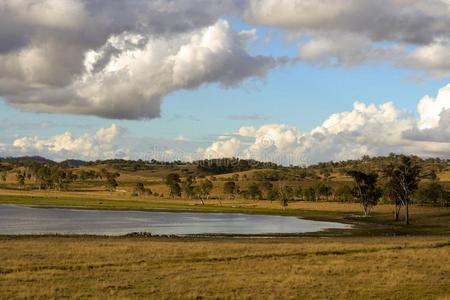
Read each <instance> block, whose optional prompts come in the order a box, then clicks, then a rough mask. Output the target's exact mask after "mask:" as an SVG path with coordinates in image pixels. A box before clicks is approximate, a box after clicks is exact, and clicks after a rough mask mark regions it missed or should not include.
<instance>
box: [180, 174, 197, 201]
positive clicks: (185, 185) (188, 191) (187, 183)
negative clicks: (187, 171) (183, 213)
mask: <svg viewBox="0 0 450 300" xmlns="http://www.w3.org/2000/svg"><path fill="white" fill-rule="evenodd" d="M193 184H194V178H193V177H192V176H188V177H187V178H186V179H185V180H184V181H183V182H182V183H181V190H182V191H183V193H184V195H185V196H186V198H189V199H191V198H192V197H193V196H194V186H193Z"/></svg>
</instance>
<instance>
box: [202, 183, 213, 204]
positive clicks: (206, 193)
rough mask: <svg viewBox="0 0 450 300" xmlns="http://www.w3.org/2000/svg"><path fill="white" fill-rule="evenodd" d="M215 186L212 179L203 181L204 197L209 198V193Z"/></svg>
mask: <svg viewBox="0 0 450 300" xmlns="http://www.w3.org/2000/svg"><path fill="white" fill-rule="evenodd" d="M213 188H214V185H213V183H212V182H211V180H208V179H205V180H204V181H203V182H202V183H201V189H202V195H203V196H204V197H206V199H209V194H210V193H211V191H212V189H213Z"/></svg>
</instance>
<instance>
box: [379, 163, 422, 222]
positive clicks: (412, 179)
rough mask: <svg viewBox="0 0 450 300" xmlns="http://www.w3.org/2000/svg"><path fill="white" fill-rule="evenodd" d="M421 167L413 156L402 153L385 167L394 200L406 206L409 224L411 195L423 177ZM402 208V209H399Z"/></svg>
mask: <svg viewBox="0 0 450 300" xmlns="http://www.w3.org/2000/svg"><path fill="white" fill-rule="evenodd" d="M421 170H422V169H421V167H420V166H419V164H417V163H416V162H415V161H414V160H413V159H412V158H411V157H409V156H405V155H400V156H398V157H397V158H396V160H395V161H394V162H393V163H391V164H389V165H388V166H386V167H385V169H384V174H385V175H386V177H387V178H388V183H387V185H388V186H389V187H390V189H391V191H390V194H392V196H393V197H395V198H394V199H395V200H394V201H396V206H397V203H398V204H401V205H403V206H404V207H405V224H409V204H410V202H411V197H412V196H413V194H414V192H415V191H416V190H417V188H418V185H419V181H420V179H421V176H420V172H421ZM399 210H400V209H399Z"/></svg>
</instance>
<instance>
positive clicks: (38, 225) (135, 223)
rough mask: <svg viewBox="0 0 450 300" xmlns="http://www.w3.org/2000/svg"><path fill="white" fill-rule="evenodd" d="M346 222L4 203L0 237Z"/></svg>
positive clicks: (245, 229) (230, 230)
mask: <svg viewBox="0 0 450 300" xmlns="http://www.w3.org/2000/svg"><path fill="white" fill-rule="evenodd" d="M327 228H339V229H340V228H349V226H348V225H346V224H340V223H331V222H318V221H310V220H303V219H299V218H297V217H282V216H264V215H245V214H234V213H190V212H187V213H177V212H142V211H108V210H77V209H60V208H34V207H26V206H16V205H0V234H17V235H18V234H96V235H123V234H127V233H131V232H150V233H152V234H155V235H189V234H271V233H272V234H289V233H291V234H292V233H305V232H316V231H320V230H324V229H327Z"/></svg>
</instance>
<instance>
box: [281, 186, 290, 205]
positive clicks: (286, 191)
mask: <svg viewBox="0 0 450 300" xmlns="http://www.w3.org/2000/svg"><path fill="white" fill-rule="evenodd" d="M291 194H292V188H291V187H288V186H282V187H281V188H279V190H278V200H279V201H280V204H281V207H283V209H286V207H287V206H288V205H289V200H290V198H291V197H292V196H291Z"/></svg>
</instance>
